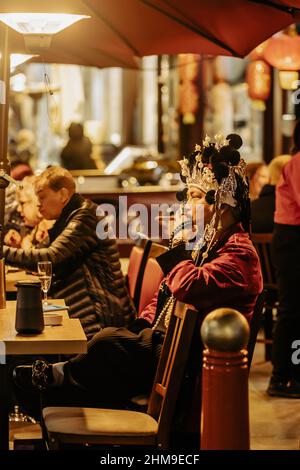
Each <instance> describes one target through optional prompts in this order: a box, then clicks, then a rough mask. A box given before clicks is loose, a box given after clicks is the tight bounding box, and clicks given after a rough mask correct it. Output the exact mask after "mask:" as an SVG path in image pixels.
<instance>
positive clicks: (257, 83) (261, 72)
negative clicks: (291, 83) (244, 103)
mask: <svg viewBox="0 0 300 470" xmlns="http://www.w3.org/2000/svg"><path fill="white" fill-rule="evenodd" d="M247 82H248V87H249V88H248V95H249V97H250V98H251V99H252V100H261V101H266V100H267V99H268V98H269V95H270V90H271V69H270V66H269V65H268V64H267V63H266V62H265V61H263V60H255V61H254V62H251V63H250V64H249V65H248V69H247Z"/></svg>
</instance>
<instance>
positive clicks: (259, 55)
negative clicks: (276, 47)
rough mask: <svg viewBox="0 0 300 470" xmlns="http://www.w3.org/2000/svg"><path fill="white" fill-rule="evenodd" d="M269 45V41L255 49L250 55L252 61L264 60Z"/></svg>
mask: <svg viewBox="0 0 300 470" xmlns="http://www.w3.org/2000/svg"><path fill="white" fill-rule="evenodd" d="M268 43H269V39H267V40H266V41H264V42H262V43H261V44H259V45H258V46H257V47H256V48H255V49H253V50H252V51H251V52H250V53H249V54H248V57H249V59H250V60H259V59H263V58H264V51H265V48H266V47H267V45H268Z"/></svg>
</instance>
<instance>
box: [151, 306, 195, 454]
mask: <svg viewBox="0 0 300 470" xmlns="http://www.w3.org/2000/svg"><path fill="white" fill-rule="evenodd" d="M198 317H199V314H198V312H197V310H196V309H195V308H194V307H192V306H190V305H187V304H184V303H182V302H179V301H177V302H176V304H175V308H174V311H173V313H172V316H171V319H170V323H169V326H168V329H167V333H166V336H165V340H164V344H163V348H162V352H161V356H160V360H159V363H158V366H157V370H156V376H155V379H154V383H153V387H152V392H151V395H150V400H149V405H148V410H147V413H148V414H150V415H151V416H152V417H153V418H154V419H156V420H157V421H158V432H157V446H158V447H159V448H161V449H167V448H168V446H169V438H170V431H171V424H172V418H173V416H174V413H175V407H176V401H177V398H178V395H179V392H180V387H181V384H182V380H183V376H184V372H185V366H186V364H187V361H188V357H189V350H190V346H191V342H192V338H193V334H194V330H195V326H196V324H197V319H198Z"/></svg>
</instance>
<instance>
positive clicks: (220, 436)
mask: <svg viewBox="0 0 300 470" xmlns="http://www.w3.org/2000/svg"><path fill="white" fill-rule="evenodd" d="M201 336H202V341H203V343H204V345H205V347H206V348H207V349H206V350H205V351H204V353H203V368H202V412H201V446H200V447H201V449H202V450H248V449H249V448H250V438H249V402H248V360H247V351H246V350H245V349H244V348H245V346H246V345H247V343H248V338H249V326H248V323H247V320H246V319H245V318H244V317H243V316H242V315H241V314H240V313H239V312H237V311H236V310H232V309H217V310H214V311H213V312H211V313H210V314H209V315H207V317H206V318H205V320H204V321H203V324H202V327H201Z"/></svg>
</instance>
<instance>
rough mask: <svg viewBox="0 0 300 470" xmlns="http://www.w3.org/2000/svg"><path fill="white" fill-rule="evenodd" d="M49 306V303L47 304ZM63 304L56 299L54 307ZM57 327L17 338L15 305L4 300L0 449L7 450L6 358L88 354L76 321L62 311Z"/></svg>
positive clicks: (0, 325) (0, 331)
mask: <svg viewBox="0 0 300 470" xmlns="http://www.w3.org/2000/svg"><path fill="white" fill-rule="evenodd" d="M50 303H51V302H50ZM58 303H59V304H61V305H64V301H63V300H60V299H55V304H58ZM62 313H63V322H62V325H60V326H45V328H44V331H43V332H42V333H40V334H35V335H20V334H18V333H17V332H16V330H15V316H16V302H15V301H7V302H6V308H4V309H0V450H8V435H9V434H8V432H9V423H8V413H9V390H8V380H7V368H6V360H5V358H6V356H8V355H20V354H22V355H23V354H25V355H26V354H30V355H35V354H36V355H37V356H41V355H43V354H82V353H85V352H86V351H87V338H86V336H85V333H84V331H83V328H82V326H81V323H80V321H79V320H78V319H70V318H69V316H68V312H67V310H63V311H62Z"/></svg>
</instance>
